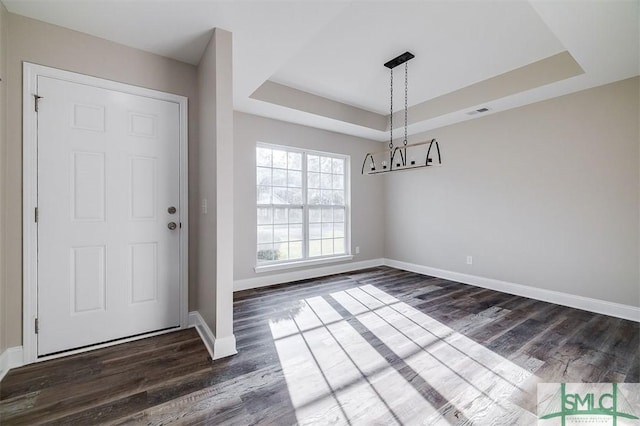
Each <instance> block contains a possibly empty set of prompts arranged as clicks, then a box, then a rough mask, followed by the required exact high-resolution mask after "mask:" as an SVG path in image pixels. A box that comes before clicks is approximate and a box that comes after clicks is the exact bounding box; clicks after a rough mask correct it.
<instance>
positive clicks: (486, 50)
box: [271, 1, 565, 114]
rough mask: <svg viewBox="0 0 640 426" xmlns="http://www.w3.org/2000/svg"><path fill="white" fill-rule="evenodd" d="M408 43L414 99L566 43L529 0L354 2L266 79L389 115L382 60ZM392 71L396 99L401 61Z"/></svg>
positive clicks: (555, 50)
mask: <svg viewBox="0 0 640 426" xmlns="http://www.w3.org/2000/svg"><path fill="white" fill-rule="evenodd" d="M407 50H408V51H410V52H412V53H413V54H415V55H416V57H415V58H414V59H412V60H411V61H409V87H410V90H409V96H410V98H409V104H410V105H413V104H416V103H420V102H424V101H426V100H428V99H431V98H434V97H437V96H439V95H442V94H445V93H450V92H453V91H455V90H458V89H460V88H462V87H466V86H469V85H471V84H473V83H476V82H479V81H482V80H485V79H488V78H491V77H494V76H496V75H498V74H502V73H504V72H507V71H510V70H513V69H515V68H519V67H522V66H524V65H527V64H529V63H532V62H535V61H538V60H540V59H543V58H546V57H549V56H552V55H554V54H557V53H559V52H561V51H563V50H565V49H564V47H563V46H562V44H561V43H560V42H559V41H558V40H557V39H556V37H555V36H554V35H553V34H552V33H551V32H550V31H549V29H548V28H547V26H546V25H545V24H544V23H543V22H542V20H541V19H540V17H539V15H538V14H537V13H536V12H535V10H534V9H533V8H532V7H531V5H530V4H529V3H528V2H504V1H500V2H485V1H482V2H477V1H476V2H444V1H443V2H431V1H429V2H354V3H352V4H351V5H350V6H349V7H347V8H345V9H344V11H343V12H342V13H341V14H340V15H339V16H338V17H337V18H335V19H334V20H333V21H332V22H331V23H330V24H329V25H327V26H325V27H324V28H323V30H322V31H321V32H319V33H318V34H317V35H316V36H315V38H314V39H313V40H312V41H310V42H309V43H307V45H306V46H305V47H304V49H302V50H300V51H299V52H297V54H295V55H294V56H292V57H291V59H290V60H289V61H288V62H286V63H285V64H284V65H283V66H282V67H281V68H280V69H279V70H278V71H277V72H276V73H275V74H274V75H273V76H272V78H271V80H272V81H275V82H277V83H281V84H284V85H287V86H291V87H293V88H296V89H300V90H303V91H307V92H310V93H313V94H316V95H320V96H323V97H327V98H330V99H334V100H336V101H340V102H344V103H347V104H350V105H353V106H357V107H359V108H364V109H367V110H370V111H374V112H377V113H381V114H388V112H389V88H388V86H389V70H388V69H387V68H385V67H384V66H383V64H384V63H385V62H386V61H388V60H389V59H392V58H394V57H395V56H397V55H399V54H401V53H403V52H405V51H407ZM394 73H395V79H396V80H395V84H396V86H395V87H396V90H397V92H396V96H397V98H396V99H395V102H397V103H396V105H398V106H400V104H403V103H404V99H403V93H402V92H403V89H404V87H403V86H404V75H403V74H404V67H403V66H400V67H398V68H396V69H395V70H394Z"/></svg>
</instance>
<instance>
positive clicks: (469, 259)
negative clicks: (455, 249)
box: [467, 256, 473, 265]
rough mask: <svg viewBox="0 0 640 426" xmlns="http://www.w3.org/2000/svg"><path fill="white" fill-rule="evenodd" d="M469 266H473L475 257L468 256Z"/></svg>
mask: <svg viewBox="0 0 640 426" xmlns="http://www.w3.org/2000/svg"><path fill="white" fill-rule="evenodd" d="M467 265H473V256H467Z"/></svg>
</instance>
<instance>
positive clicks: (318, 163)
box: [256, 144, 348, 263]
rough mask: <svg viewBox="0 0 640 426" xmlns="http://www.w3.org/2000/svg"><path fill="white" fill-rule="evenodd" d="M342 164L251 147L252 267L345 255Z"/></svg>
mask: <svg viewBox="0 0 640 426" xmlns="http://www.w3.org/2000/svg"><path fill="white" fill-rule="evenodd" d="M347 161H348V159H347V158H346V157H344V156H341V155H337V154H327V153H316V152H311V151H301V150H297V149H294V148H287V147H281V146H272V145H264V144H260V145H258V146H257V147H256V178H257V182H256V183H257V191H256V194H257V235H258V241H257V260H258V263H268V262H278V261H296V260H302V259H307V258H319V257H327V256H334V255H342V254H346V253H347V249H348V247H347V242H346V241H347V239H346V235H347V229H348V214H347V188H348V182H347V179H348V170H347V167H348V163H347Z"/></svg>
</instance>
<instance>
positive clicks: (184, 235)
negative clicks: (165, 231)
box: [22, 62, 189, 364]
mask: <svg viewBox="0 0 640 426" xmlns="http://www.w3.org/2000/svg"><path fill="white" fill-rule="evenodd" d="M39 76H43V77H51V78H56V79H58V80H64V81H68V82H72V83H77V84H85V85H88V86H93V87H99V88H102V89H107V90H115V91H119V92H124V93H128V94H132V95H138V96H145V97H148V98H153V99H158V100H163V101H168V102H175V103H177V104H178V105H179V108H180V209H179V210H178V211H179V220H180V224H181V232H180V328H186V327H187V326H188V323H189V312H188V311H189V309H188V300H189V297H188V288H189V286H188V278H189V272H188V266H189V258H188V248H189V204H188V202H189V200H188V194H189V192H188V176H189V175H188V161H187V160H188V152H187V146H188V131H187V117H188V115H187V98H186V97H184V96H179V95H173V94H170V93H165V92H160V91H157V90H151V89H145V88H142V87H138V86H132V85H128V84H124V83H118V82H115V81H110V80H105V79H102V78H96V77H90V76H87V75H83V74H77V73H73V72H69V71H63V70H59V69H56V68H50V67H45V66H42V65H36V64H31V63H28V62H25V63H24V64H23V85H22V87H23V89H22V145H23V148H22V259H23V260H22V288H23V298H22V301H23V302H22V303H23V306H22V346H23V354H24V363H25V364H30V363H33V362H39V361H45V360H47V359H52V358H58V357H61V356H66V355H71V354H74V353H79V352H84V351H88V350H92V349H96V348H98V347H105V346H110V345H114V344H117V343H122V342H124V341H130V340H135V339H140V338H143V337H148V336H151V335H155V334H161V333H165V332H166V331H160V332H156V333H148V334H145V335H142V336H137V337H133V338H128V339H127V338H125V339H121V340H118V341H116V342H113V343H105V344H100V345H96V346H91V347H89V348H83V349H78V350H72V351H68V352H65V353H62V354H58V355H52V356H43V357H38V340H37V334H36V330H35V320H36V316H37V313H38V227H37V226H36V222H35V209H36V207H38V205H37V202H38V116H37V114H36V112H35V107H36V100H35V97H34V95H35V94H36V93H37V81H38V77H39ZM45 101H46V100H45Z"/></svg>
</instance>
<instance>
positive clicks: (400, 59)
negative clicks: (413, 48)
mask: <svg viewBox="0 0 640 426" xmlns="http://www.w3.org/2000/svg"><path fill="white" fill-rule="evenodd" d="M415 57H416V56H415V55H414V54H413V53H411V52H404V53H403V54H402V55H399V56H396V57H395V58H393V59H392V60H390V61H389V62H387V63H385V64H384V66H385V67H387V68H389V69H390V70H392V69H394V68H395V67H397V66H398V65H402V64H404V63H405V62H407V61H408V60H411V59H413V58H415Z"/></svg>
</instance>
